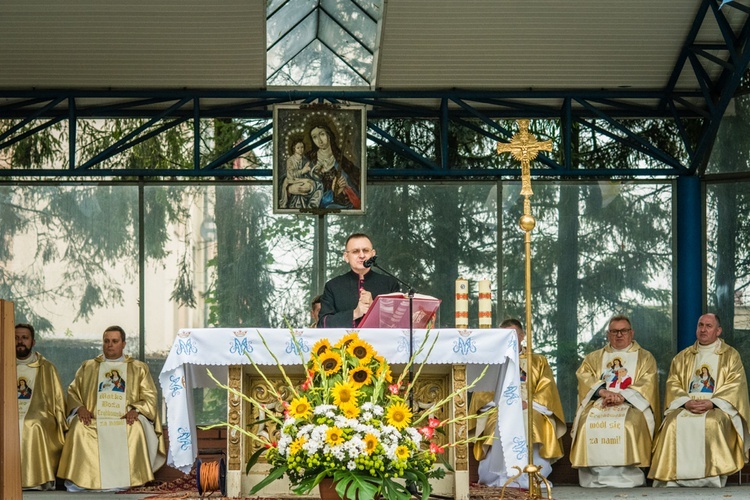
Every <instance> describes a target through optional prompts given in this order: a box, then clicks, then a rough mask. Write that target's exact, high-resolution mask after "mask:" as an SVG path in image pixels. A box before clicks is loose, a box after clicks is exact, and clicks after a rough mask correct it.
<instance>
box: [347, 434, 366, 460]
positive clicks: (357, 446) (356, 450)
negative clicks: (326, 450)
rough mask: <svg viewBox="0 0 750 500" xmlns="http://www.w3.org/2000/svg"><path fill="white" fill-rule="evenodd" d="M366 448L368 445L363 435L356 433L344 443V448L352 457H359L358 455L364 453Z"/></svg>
mask: <svg viewBox="0 0 750 500" xmlns="http://www.w3.org/2000/svg"><path fill="white" fill-rule="evenodd" d="M366 448H367V445H366V444H365V442H364V440H363V439H362V436H359V435H356V434H355V435H354V436H352V438H351V439H350V440H349V441H347V442H346V443H344V449H345V450H346V452H347V453H349V456H350V457H351V458H357V457H358V456H360V455H362V454H364V452H365V449H366Z"/></svg>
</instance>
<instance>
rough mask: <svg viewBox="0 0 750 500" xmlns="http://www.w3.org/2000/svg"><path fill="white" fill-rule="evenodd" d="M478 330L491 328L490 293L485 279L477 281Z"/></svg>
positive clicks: (488, 283) (488, 281) (487, 281)
mask: <svg viewBox="0 0 750 500" xmlns="http://www.w3.org/2000/svg"><path fill="white" fill-rule="evenodd" d="M479 328H492V291H491V290H490V280H487V279H483V280H480V281H479Z"/></svg>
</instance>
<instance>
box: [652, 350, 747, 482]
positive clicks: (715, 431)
mask: <svg viewBox="0 0 750 500" xmlns="http://www.w3.org/2000/svg"><path fill="white" fill-rule="evenodd" d="M691 399H709V400H710V401H711V402H712V403H713V405H714V408H713V409H710V410H708V411H706V412H705V413H701V414H694V413H691V412H690V411H688V410H687V409H685V408H684V406H683V405H684V404H685V403H686V402H687V401H689V400H691ZM749 418H750V403H749V402H748V387H747V376H746V374H745V368H744V366H743V364H742V358H741V357H740V354H739V353H738V352H737V351H736V350H735V349H734V348H732V347H730V346H729V345H727V344H726V343H725V342H723V341H722V340H720V339H719V340H716V341H715V342H714V343H712V344H709V345H705V346H704V345H701V344H699V343H698V342H696V343H695V344H693V345H692V346H690V347H688V348H686V349H684V350H683V351H682V352H680V353H679V354H677V356H675V358H674V359H673V360H672V365H671V367H670V369H669V377H668V378H667V388H666V396H665V410H664V424H663V425H662V428H661V429H660V430H659V435H658V437H657V439H656V441H655V443H654V458H653V460H652V465H651V470H650V471H649V474H648V477H649V478H652V479H654V486H677V485H682V486H723V485H724V483H725V481H726V476H728V475H730V474H734V473H735V472H737V471H738V470H740V469H742V467H743V466H744V465H745V463H746V462H747V460H748V457H747V454H748V450H750V435H749V434H748V419H749ZM722 476H723V477H722ZM660 482H664V483H669V484H660ZM671 482H677V484H672V483H671Z"/></svg>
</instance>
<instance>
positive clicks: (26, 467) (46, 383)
mask: <svg viewBox="0 0 750 500" xmlns="http://www.w3.org/2000/svg"><path fill="white" fill-rule="evenodd" d="M16 373H17V376H18V377H17V378H18V380H17V381H15V383H16V387H17V388H18V415H19V431H20V433H21V464H22V465H23V466H22V467H21V485H22V486H23V487H24V488H35V487H37V486H42V487H43V485H46V484H47V483H50V482H51V483H52V484H51V485H50V486H51V487H52V488H53V489H54V482H55V475H56V473H57V465H58V463H59V462H60V453H61V452H62V449H63V442H64V436H65V429H66V423H65V415H66V412H65V396H64V394H63V390H62V386H61V385H60V377H59V376H58V374H57V369H56V368H55V366H54V365H53V364H52V363H50V362H49V361H47V360H46V359H45V358H44V356H42V355H41V354H39V353H38V352H35V353H33V354H32V355H31V356H30V357H29V358H28V359H27V360H16Z"/></svg>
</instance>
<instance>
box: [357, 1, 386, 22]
mask: <svg viewBox="0 0 750 500" xmlns="http://www.w3.org/2000/svg"><path fill="white" fill-rule="evenodd" d="M350 1H351V2H352V3H354V4H356V5H357V6H358V7H359V8H360V9H362V10H363V11H365V12H366V13H367V14H368V15H369V16H370V17H371V18H373V19H374V20H375V21H380V19H382V17H383V1H382V0H350Z"/></svg>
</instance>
